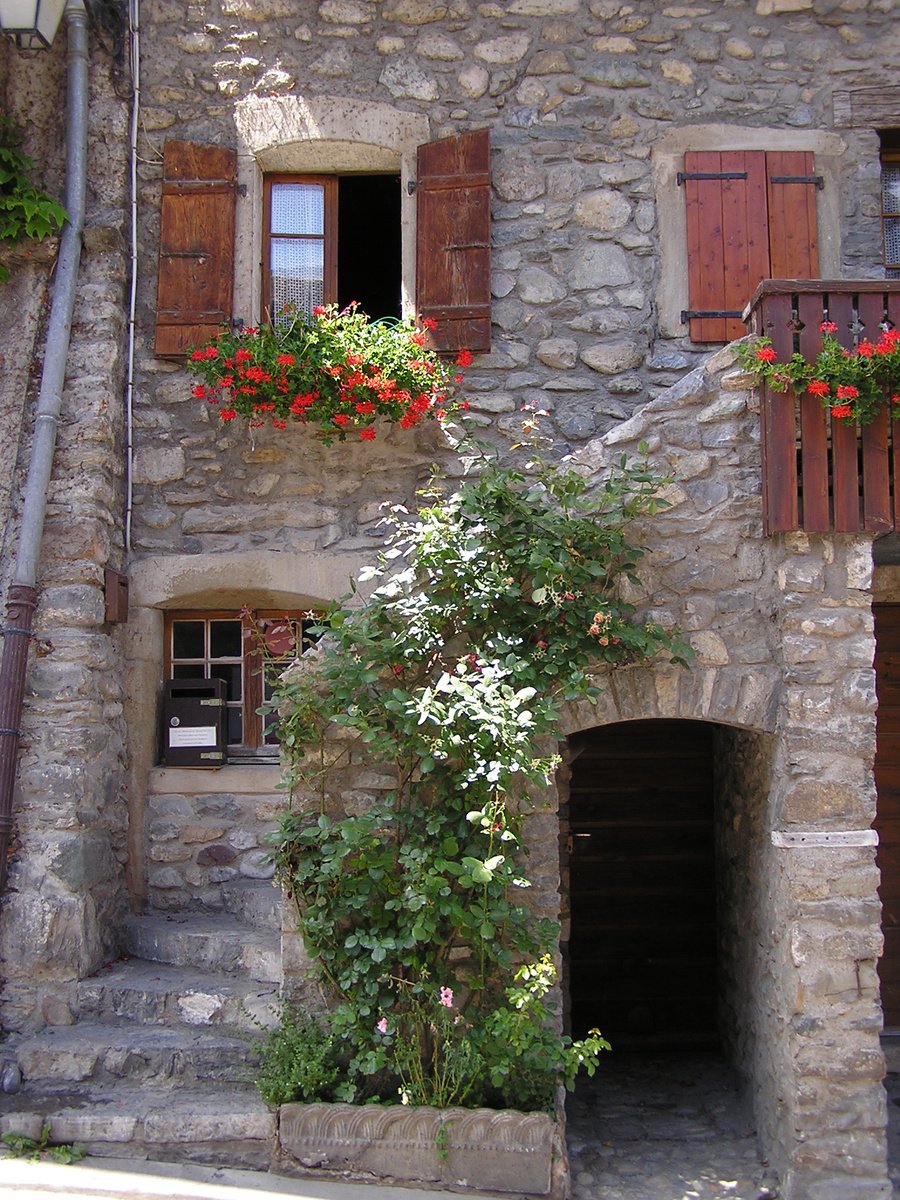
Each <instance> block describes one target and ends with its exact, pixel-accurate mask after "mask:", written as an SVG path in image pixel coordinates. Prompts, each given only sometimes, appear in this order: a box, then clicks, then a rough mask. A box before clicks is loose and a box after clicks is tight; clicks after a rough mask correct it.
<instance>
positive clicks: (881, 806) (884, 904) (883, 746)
mask: <svg viewBox="0 0 900 1200" xmlns="http://www.w3.org/2000/svg"><path fill="white" fill-rule="evenodd" d="M873 610H874V613H875V647H876V648H875V679H876V687H877V690H878V732H877V748H876V752H875V786H876V788H877V789H878V815H877V817H876V819H875V828H876V829H877V831H878V857H877V861H878V868H879V870H880V871H881V885H880V887H879V889H878V892H879V895H880V897H881V927H882V930H883V932H884V954H883V956H882V958H881V961H880V962H879V964H878V974H879V976H880V977H881V1006H882V1009H883V1011H884V1023H885V1026H900V604H876V605H874V606H873Z"/></svg>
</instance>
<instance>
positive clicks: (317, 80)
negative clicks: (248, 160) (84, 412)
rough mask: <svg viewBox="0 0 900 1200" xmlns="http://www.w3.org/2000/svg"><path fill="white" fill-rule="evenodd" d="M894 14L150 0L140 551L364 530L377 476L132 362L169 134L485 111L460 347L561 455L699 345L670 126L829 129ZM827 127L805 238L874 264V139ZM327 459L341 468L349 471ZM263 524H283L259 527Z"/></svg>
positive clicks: (859, 268) (146, 15) (886, 57)
mask: <svg viewBox="0 0 900 1200" xmlns="http://www.w3.org/2000/svg"><path fill="white" fill-rule="evenodd" d="M889 8H890V5H889V4H887V3H885V2H884V0H868V2H864V0H842V2H840V3H833V4H825V5H823V4H818V3H816V4H813V3H812V0H809V3H807V2H806V0H757V2H756V3H755V4H754V3H747V2H744V0H734V2H732V0H729V2H727V3H720V4H715V5H712V4H703V3H697V4H690V5H675V4H672V5H659V4H656V3H651V2H650V0H637V2H636V3H632V4H628V5H624V4H620V3H617V2H616V0H591V2H590V3H588V2H587V0H510V2H509V3H498V4H472V3H469V0H452V2H451V3H449V4H448V3H440V4H437V3H433V2H432V0H390V2H389V3H385V4H379V5H376V4H373V3H369V2H367V0H322V2H321V3H318V4H310V5H304V6H302V9H300V10H299V11H298V8H297V6H296V5H294V4H291V3H288V2H286V0H215V2H213V3H207V4H203V5H198V4H187V5H184V4H178V3H173V2H172V0H148V2H147V3H145V4H144V5H143V6H142V23H143V44H144V52H145V60H146V61H145V63H144V70H143V109H142V129H143V131H144V132H143V135H142V137H141V143H140V180H141V182H140V201H141V219H142V232H141V239H142V259H143V262H144V264H145V269H144V271H143V278H142V281H141V306H140V314H139V319H140V327H141V330H142V333H143V342H144V346H145V350H144V352H143V353H142V355H141V362H140V365H141V377H140V384H139V388H138V396H137V407H136V414H137V437H138V446H139V450H138V462H137V472H136V485H137V488H136V505H137V506H136V521H135V530H136V541H135V547H136V550H137V551H138V552H139V553H151V552H164V551H167V550H168V551H174V552H187V553H193V552H196V550H197V548H198V547H199V546H207V545H209V546H213V545H214V546H215V547H216V548H219V549H234V548H237V547H247V546H248V545H252V544H254V541H258V540H259V539H260V538H262V539H267V540H270V541H271V544H273V545H277V546H278V547H279V548H282V547H284V546H285V545H286V543H288V542H290V541H291V540H293V541H294V542H296V543H297V544H300V545H307V544H311V543H312V544H315V545H316V546H325V545H327V546H335V545H336V544H337V542H338V540H339V538H340V539H345V538H347V537H350V538H353V537H355V536H356V533H357V529H358V528H359V527H360V526H361V525H364V524H365V522H366V514H367V512H368V511H369V509H368V508H367V506H368V505H370V503H371V501H372V500H374V499H376V498H377V490H375V489H373V484H374V482H375V480H377V479H378V476H379V469H380V468H379V465H378V464H377V463H376V465H375V469H374V470H368V471H367V469H366V464H365V462H364V461H360V462H359V464H358V466H359V470H360V472H361V473H365V474H366V482H365V485H364V487H363V488H362V489H361V490H359V491H358V492H357V493H356V494H355V495H352V496H351V495H347V494H341V493H340V492H339V491H338V490H337V489H336V486H335V485H334V481H333V480H332V479H331V478H330V471H328V470H327V469H326V470H325V471H324V472H323V471H322V470H321V466H322V465H326V468H327V467H330V466H332V465H333V463H334V461H335V459H333V458H332V457H331V456H330V455H328V454H327V453H326V454H323V453H322V451H321V450H320V449H319V448H318V447H317V446H316V445H315V443H313V442H312V440H311V439H306V440H305V441H304V440H303V439H302V438H298V439H297V440H293V437H294V435H291V437H289V438H287V439H284V438H278V439H274V438H270V437H269V436H268V435H266V434H264V433H263V434H261V435H260V437H259V438H258V439H257V445H256V448H251V447H249V446H248V445H247V442H246V441H245V440H244V439H243V438H242V437H241V436H239V435H237V434H235V433H233V432H232V433H231V434H227V433H223V432H219V433H218V434H214V432H213V430H212V429H211V428H210V424H209V417H208V414H207V413H205V412H204V411H203V409H202V406H201V405H198V404H197V403H196V402H195V401H193V400H191V399H190V398H189V395H188V389H187V388H186V385H185V378H184V376H183V374H182V372H180V371H178V370H177V369H173V368H172V367H171V366H170V365H167V364H164V363H161V362H160V361H159V360H155V359H153V357H152V355H151V354H148V353H147V351H146V346H148V345H150V344H151V338H152V329H151V317H152V309H153V305H154V300H155V294H154V289H155V270H154V264H155V261H156V254H157V237H158V221H159V217H158V206H159V194H160V178H161V158H162V147H163V144H164V140H165V138H166V137H179V138H189V139H197V140H201V141H202V140H210V141H214V142H219V143H222V144H227V145H234V144H235V143H236V137H237V135H236V128H235V112H236V109H237V106H238V105H243V106H246V105H248V104H250V105H252V103H253V102H254V100H255V99H258V100H260V101H265V100H267V99H268V98H270V97H275V96H277V97H293V98H296V99H298V102H299V103H300V104H301V105H302V104H303V103H304V102H305V100H306V98H310V97H324V96H332V97H336V98H338V100H340V98H347V99H355V100H363V101H366V102H368V103H374V102H380V103H387V104H393V105H395V106H396V107H397V108H398V109H399V110H402V112H404V113H415V114H418V115H422V116H425V117H427V119H428V122H429V124H430V129H431V134H432V136H435V137H436V136H441V135H443V134H446V133H449V132H457V131H461V130H465V129H471V128H479V127H483V126H489V127H490V128H491V134H492V142H493V147H494V203H493V216H494V258H493V268H494V270H493V288H494V305H493V319H494V324H495V328H494V335H495V349H494V351H493V352H492V353H491V354H490V355H489V356H484V357H481V358H479V359H478V360H476V364H475V366H474V368H473V369H472V371H471V372H470V373H469V376H468V378H467V387H468V388H469V391H470V393H471V398H472V403H473V410H474V412H475V413H476V415H477V416H478V417H479V418H480V419H481V420H483V421H484V422H485V423H486V424H488V425H490V426H492V427H494V429H495V431H496V435H497V436H498V437H499V438H500V439H501V441H502V440H503V439H504V438H515V437H516V436H517V435H518V432H519V424H518V418H517V416H516V410H517V409H519V408H520V407H521V405H523V404H529V405H535V406H536V407H538V408H540V409H543V410H546V411H548V412H549V413H550V417H549V419H548V421H547V431H548V433H551V434H552V435H553V436H554V438H555V440H556V444H557V446H558V448H559V450H560V451H562V450H563V449H564V448H566V447H569V446H574V445H578V444H581V443H583V442H585V441H586V440H587V439H589V438H591V437H592V436H595V435H596V434H598V433H602V432H603V431H605V430H607V429H609V428H610V427H612V426H613V425H614V424H615V423H616V422H617V421H619V420H621V419H622V418H623V417H625V416H627V415H628V414H629V413H631V412H632V411H633V410H634V409H635V407H636V406H638V405H640V404H643V403H644V402H645V401H646V399H647V397H648V396H653V395H656V394H658V393H659V392H660V391H661V390H663V389H664V388H665V387H667V386H668V385H669V384H671V383H672V382H674V381H675V380H676V379H677V378H678V377H679V376H680V375H681V374H682V373H684V371H685V370H687V369H688V368H689V367H691V366H692V365H694V364H696V362H698V361H699V358H700V353H701V350H702V349H704V348H698V347H693V346H691V344H690V343H689V342H688V341H686V339H685V337H684V336H683V331H680V332H679V335H678V336H662V331H661V323H660V317H659V309H660V303H661V299H660V287H661V270H662V268H661V259H660V254H659V248H660V244H661V242H665V241H671V240H677V241H679V242H680V241H681V240H682V239H683V237H684V230H683V228H681V227H678V228H675V227H672V226H670V225H667V226H666V227H664V228H661V220H662V217H661V215H660V214H661V209H660V206H659V204H658V201H659V200H660V199H661V197H658V196H657V192H656V182H655V174H654V173H655V171H656V170H657V166H658V163H657V158H658V155H657V151H660V150H661V148H662V147H663V144H664V139H665V138H669V137H671V135H672V134H673V132H677V131H678V130H679V129H681V130H682V131H684V130H685V129H686V130H687V131H688V132H690V131H691V130H696V131H697V134H698V137H700V136H701V135H702V131H703V130H706V131H707V134H703V135H702V136H709V135H708V130H709V127H710V126H711V125H715V126H716V127H717V128H718V129H719V130H720V131H721V130H723V129H724V130H725V133H724V135H723V136H726V137H727V136H729V134H728V129H729V128H731V129H732V132H733V130H734V128H737V129H738V130H745V131H746V130H749V131H751V132H753V131H756V130H759V129H761V128H764V129H768V130H769V131H771V136H772V139H773V142H772V144H773V145H774V144H775V142H776V141H777V144H778V145H787V144H789V143H790V140H791V138H799V137H805V136H811V135H812V134H815V133H823V131H828V130H831V129H832V126H833V120H834V118H833V109H832V89H833V88H834V87H836V86H846V87H852V86H854V85H856V86H860V85H863V84H864V85H866V86H875V85H877V84H878V82H879V81H881V80H883V81H885V82H886V81H888V80H889V78H890V77H891V76H890V72H891V69H892V68H891V57H890V38H889V36H888V35H889V34H891V32H892V25H891V18H890V14H889V11H888V10H889ZM826 64H827V69H826V66H825V65H826ZM831 136H832V137H833V138H834V139H835V144H836V145H837V146H838V147H839V152H838V153H837V155H836V156H835V154H834V153H832V158H831V159H829V161H830V162H831V163H832V165H833V167H834V169H835V171H836V178H835V179H834V181H833V184H834V189H835V195H836V204H835V207H834V208H833V209H830V210H828V211H829V217H828V222H827V224H828V229H827V230H823V231H822V236H823V246H824V244H825V243H826V242H828V241H829V239H830V240H831V242H833V243H834V247H833V260H832V262H831V267H830V268H829V269H830V270H832V272H833V273H841V272H842V273H844V274H845V275H848V276H850V277H853V276H859V275H862V276H872V275H878V274H880V262H881V249H880V230H879V223H878V216H877V214H878V162H877V157H878V148H877V138H876V137H875V134H874V132H873V131H865V130H863V131H860V130H855V129H851V130H842V131H841V132H840V137H839V138H838V137H836V135H834V134H832V135H831ZM779 138H780V139H782V140H778V139H779ZM785 139H786V140H785ZM832 149H833V148H832ZM666 219H667V220H669V219H670V218H666ZM682 219H683V218H682ZM838 242H839V243H840V247H839V248H838ZM823 254H824V250H823ZM242 315H244V316H249V317H251V318H252V317H255V314H248V313H242ZM301 460H302V462H303V469H302V471H294V470H292V464H294V463H297V462H298V461H301ZM340 462H341V463H342V464H345V463H346V464H347V465H346V466H343V465H342V470H341V474H342V476H343V478H344V479H345V480H349V478H350V477H351V475H352V474H353V471H354V468H356V467H357V462H356V460H355V459H352V458H351V459H350V460H349V462H348V460H347V458H346V456H345V457H343V458H340ZM408 482H409V481H408V480H398V481H397V483H398V486H397V488H396V491H397V492H401V491H402V490H403V489H404V488H405V487H407V486H408ZM280 525H284V526H285V528H286V530H289V531H290V532H289V533H288V532H285V533H276V532H273V530H274V528H275V527H278V526H280ZM341 544H342V545H343V544H344V543H343V542H342V543H341Z"/></svg>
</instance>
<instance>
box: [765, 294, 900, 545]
mask: <svg viewBox="0 0 900 1200" xmlns="http://www.w3.org/2000/svg"><path fill="white" fill-rule="evenodd" d="M744 320H745V321H746V322H747V324H748V326H749V331H750V332H751V333H754V334H759V335H765V336H766V337H769V338H771V339H772V345H773V346H774V348H775V350H776V351H777V352H778V358H779V360H780V361H781V362H784V361H786V360H787V359H788V358H790V356H791V355H792V354H793V353H794V351H795V350H798V351H799V352H800V353H801V354H802V355H803V357H804V358H806V359H808V360H809V359H813V358H815V356H816V354H817V353H818V352H819V349H820V348H821V345H822V334H821V332H820V330H819V326H820V325H821V324H822V322H823V321H833V322H834V323H835V324H836V325H837V327H838V328H837V333H836V334H835V335H834V336H835V337H836V338H837V339H838V341H839V342H840V343H841V345H843V346H846V347H847V348H848V349H852V348H853V347H854V346H855V345H856V344H857V342H859V341H860V340H861V339H863V338H867V339H868V340H869V341H872V342H877V341H878V337H879V333H880V332H881V330H882V329H883V328H884V327H885V325H890V326H900V280H858V281H857V280H825V279H766V280H764V281H763V282H762V283H761V284H760V285H759V287H758V288H757V289H756V291H755V292H754V294H753V299H752V300H751V301H750V303H749V304H748V306H747V308H746V310H745V312H744ZM760 425H761V450H762V495H763V521H764V530H765V533H767V534H770V533H781V532H784V531H786V530H791V529H802V530H804V531H806V532H807V533H827V532H829V531H832V530H834V531H837V532H842V533H856V532H859V531H861V530H871V531H872V532H875V533H884V532H887V531H888V530H892V529H895V528H897V529H900V414H898V415H897V417H895V418H893V419H892V418H891V416H890V415H889V414H888V411H887V408H885V409H884V410H883V411H882V412H881V413H880V414H879V416H878V418H877V419H876V420H875V421H874V422H873V423H872V424H871V425H867V426H866V427H865V428H863V429H861V430H860V429H857V428H856V427H855V426H853V425H849V424H847V423H846V422H844V421H838V420H833V419H832V417H831V415H830V413H828V412H826V410H825V409H824V408H823V407H822V403H821V401H820V399H819V398H818V397H817V396H809V395H806V394H804V395H802V396H795V395H794V394H793V392H791V391H788V392H774V391H772V390H771V389H770V388H768V387H765V386H763V387H761V389H760ZM895 481H896V482H895Z"/></svg>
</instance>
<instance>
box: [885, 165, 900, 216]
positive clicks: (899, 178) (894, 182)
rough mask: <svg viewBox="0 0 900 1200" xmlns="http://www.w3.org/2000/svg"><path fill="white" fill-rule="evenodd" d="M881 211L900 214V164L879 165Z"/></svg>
mask: <svg viewBox="0 0 900 1200" xmlns="http://www.w3.org/2000/svg"><path fill="white" fill-rule="evenodd" d="M881 210H882V212H885V213H900V163H882V164H881Z"/></svg>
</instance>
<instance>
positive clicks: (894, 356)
mask: <svg viewBox="0 0 900 1200" xmlns="http://www.w3.org/2000/svg"><path fill="white" fill-rule="evenodd" d="M819 331H820V332H821V334H822V348H821V350H820V351H819V353H818V354H817V355H816V357H815V359H814V360H813V361H812V362H809V361H808V360H807V359H805V358H804V357H803V355H802V354H799V353H795V354H793V355H792V356H791V358H790V359H788V361H787V362H779V361H778V354H777V352H776V351H775V349H774V347H773V346H772V343H771V341H770V340H769V338H765V337H761V338H754V339H752V341H749V342H746V343H743V344H742V345H740V346H738V348H737V353H738V359H739V361H740V363H741V365H742V366H743V367H744V369H745V370H747V371H750V372H752V373H753V374H754V375H755V376H756V377H757V379H759V380H761V381H764V382H765V383H767V384H768V386H769V387H770V388H771V389H772V390H773V391H775V392H784V391H787V389H788V388H792V389H793V391H794V392H795V393H796V394H797V395H801V394H802V393H803V392H807V393H809V395H811V396H818V398H819V399H820V400H821V402H822V406H823V408H825V409H826V410H827V411H828V412H830V413H831V416H832V417H833V418H834V419H835V420H837V421H844V422H847V423H853V424H858V425H869V424H871V423H872V421H874V419H875V417H876V416H877V415H878V413H879V411H880V410H881V409H882V408H883V407H884V406H885V405H888V406H890V408H891V409H894V408H897V407H898V406H900V329H894V328H885V329H882V330H881V332H880V335H879V337H878V340H877V341H876V342H872V341H869V340H868V339H866V338H863V339H861V340H860V341H858V342H857V344H856V345H855V346H854V347H853V349H847V348H846V347H845V346H842V345H841V344H840V342H839V341H838V340H837V338H836V337H835V334H836V333H837V332H838V327H837V325H836V324H835V323H834V322H833V321H823V322H822V324H821V325H820V326H819Z"/></svg>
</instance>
